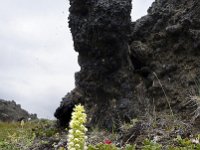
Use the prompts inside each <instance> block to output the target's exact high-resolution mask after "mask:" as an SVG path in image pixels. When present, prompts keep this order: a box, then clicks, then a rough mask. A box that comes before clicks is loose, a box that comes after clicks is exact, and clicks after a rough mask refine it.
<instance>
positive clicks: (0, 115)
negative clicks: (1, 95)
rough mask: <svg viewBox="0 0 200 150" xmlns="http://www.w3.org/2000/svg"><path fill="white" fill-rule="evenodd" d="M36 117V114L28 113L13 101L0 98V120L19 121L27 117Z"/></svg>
mask: <svg viewBox="0 0 200 150" xmlns="http://www.w3.org/2000/svg"><path fill="white" fill-rule="evenodd" d="M29 118H30V119H37V115H36V114H29V113H28V112H27V111H26V110H24V109H22V108H21V106H20V105H19V104H16V103H15V101H5V100H2V99H0V121H6V122H10V121H21V120H28V119H29Z"/></svg>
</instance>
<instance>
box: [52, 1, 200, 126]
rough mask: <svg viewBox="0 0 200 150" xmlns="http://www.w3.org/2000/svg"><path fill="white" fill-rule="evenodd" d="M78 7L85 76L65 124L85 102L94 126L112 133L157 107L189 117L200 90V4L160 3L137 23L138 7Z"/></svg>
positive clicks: (76, 32)
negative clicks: (191, 98)
mask: <svg viewBox="0 0 200 150" xmlns="http://www.w3.org/2000/svg"><path fill="white" fill-rule="evenodd" d="M70 5H71V7H70V16H69V27H70V29H71V32H72V36H73V40H74V47H75V50H76V51H77V52H78V53H79V56H78V61H79V65H80V67H81V70H80V71H79V72H78V73H76V75H75V79H76V88H75V89H74V90H73V91H72V92H71V93H69V94H68V95H67V96H66V97H65V98H63V101H62V102H61V105H60V107H59V108H58V109H57V111H56V114H55V116H56V117H57V118H58V120H59V121H60V122H61V124H66V123H67V122H68V120H69V116H70V114H71V107H72V106H73V105H75V104H78V103H82V104H84V105H85V107H86V110H87V113H88V119H89V120H88V123H89V124H90V125H97V126H99V127H106V128H111V127H117V126H119V125H120V122H123V121H128V120H130V119H131V118H133V117H137V116H139V115H144V114H145V113H147V112H146V110H149V107H151V106H153V108H155V109H156V110H160V111H162V110H166V109H168V108H169V104H168V102H167V100H166V99H168V100H169V101H170V104H171V107H172V109H173V111H174V112H177V113H178V112H180V111H183V110H184V111H185V109H182V108H183V106H182V105H180V104H181V103H183V102H184V101H186V97H187V96H188V94H189V91H190V90H191V89H196V88H198V87H197V86H196V85H195V84H191V83H195V82H192V80H193V81H196V80H198V79H199V78H200V59H199V58H200V42H199V41H200V19H199V18H200V1H199V0H156V1H155V2H154V3H153V4H152V6H151V7H150V8H149V10H148V14H147V15H146V16H144V17H142V18H141V19H139V20H137V21H136V22H133V23H131V21H130V12H131V0H126V1H125V0H98V1H96V0H85V1H80V0H70ZM133 5H134V3H133ZM190 94H191V93H190ZM193 94H194V95H195V94H197V93H193ZM166 97H167V98H166ZM72 104H73V105H72ZM127 118H128V119H127ZM64 120H65V121H64Z"/></svg>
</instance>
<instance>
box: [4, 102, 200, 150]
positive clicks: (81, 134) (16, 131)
mask: <svg viewBox="0 0 200 150" xmlns="http://www.w3.org/2000/svg"><path fill="white" fill-rule="evenodd" d="M148 119H149V120H145V121H144V122H145V123H146V124H147V125H148V128H146V127H145V128H143V129H142V130H145V131H144V132H142V133H141V135H140V136H138V138H137V139H135V140H134V142H132V141H131V136H130V137H129V138H128V140H125V142H122V141H121V140H122V138H121V137H120V135H119V134H118V133H117V132H116V133H115V132H114V133H110V132H108V131H106V130H100V129H96V128H95V129H90V130H89V131H87V129H86V127H85V122H86V114H85V110H84V107H83V106H81V105H78V106H76V107H75V108H74V112H73V114H72V120H71V122H70V128H69V130H58V129H57V128H56V126H55V125H56V122H55V121H51V120H43V119H42V120H36V121H28V122H23V121H22V122H11V123H6V122H0V150H29V149H35V150H37V149H38V150H40V149H44V148H47V149H50V150H51V149H52V150H54V149H55V150H67V149H68V150H137V149H139V150H200V134H199V133H198V132H196V134H190V135H186V134H184V133H187V130H188V129H189V128H192V127H189V128H187V126H188V125H187V124H186V125H185V123H183V122H182V123H181V122H179V121H178V120H173V119H174V117H173V118H170V116H162V117H158V116H157V118H153V119H151V118H150V117H149V118H148ZM159 120H160V121H159ZM139 122H141V121H140V120H139V119H133V121H132V122H131V123H130V124H124V125H122V128H121V130H122V131H123V132H125V133H127V132H129V131H131V130H129V129H132V128H134V126H136V125H137V123H139ZM161 123H163V124H161ZM143 126H144V125H143ZM160 126H162V128H159V127H160ZM182 132H183V133H182Z"/></svg>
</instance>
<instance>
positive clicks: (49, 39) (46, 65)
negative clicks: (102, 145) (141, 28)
mask: <svg viewBox="0 0 200 150" xmlns="http://www.w3.org/2000/svg"><path fill="white" fill-rule="evenodd" d="M152 1H153V0H133V11H132V20H136V19H138V18H140V17H141V16H143V15H145V14H146V11H147V8H148V7H149V6H150V5H151V3H152ZM0 2H1V5H0V18H1V19H0V99H5V100H15V101H16V102H17V103H18V104H21V106H22V108H24V109H26V110H28V111H29V112H30V113H37V114H38V116H39V117H43V118H53V113H54V111H55V109H56V108H57V107H58V106H59V103H60V101H61V98H62V97H63V96H64V95H65V94H66V93H67V92H70V91H71V90H72V89H73V88H74V73H75V72H76V71H78V70H79V66H78V63H77V53H76V52H75V51H74V50H73V42H72V38H71V34H70V31H69V29H68V21H67V17H68V14H69V13H68V8H69V1H68V0H0Z"/></svg>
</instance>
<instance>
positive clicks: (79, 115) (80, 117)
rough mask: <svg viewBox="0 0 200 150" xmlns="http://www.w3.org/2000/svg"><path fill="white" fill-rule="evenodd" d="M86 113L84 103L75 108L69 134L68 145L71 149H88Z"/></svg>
mask: <svg viewBox="0 0 200 150" xmlns="http://www.w3.org/2000/svg"><path fill="white" fill-rule="evenodd" d="M86 117H87V115H86V113H85V109H84V107H83V106H82V105H80V104H79V105H76V106H75V107H74V109H73V113H72V119H71V121H70V124H69V127H70V130H69V134H68V145H67V148H68V149H69V150H86V149H87V146H86V141H85V140H86V139H87V137H86V135H85V134H86V131H87V128H86V127H85V126H84V124H85V123H86Z"/></svg>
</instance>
